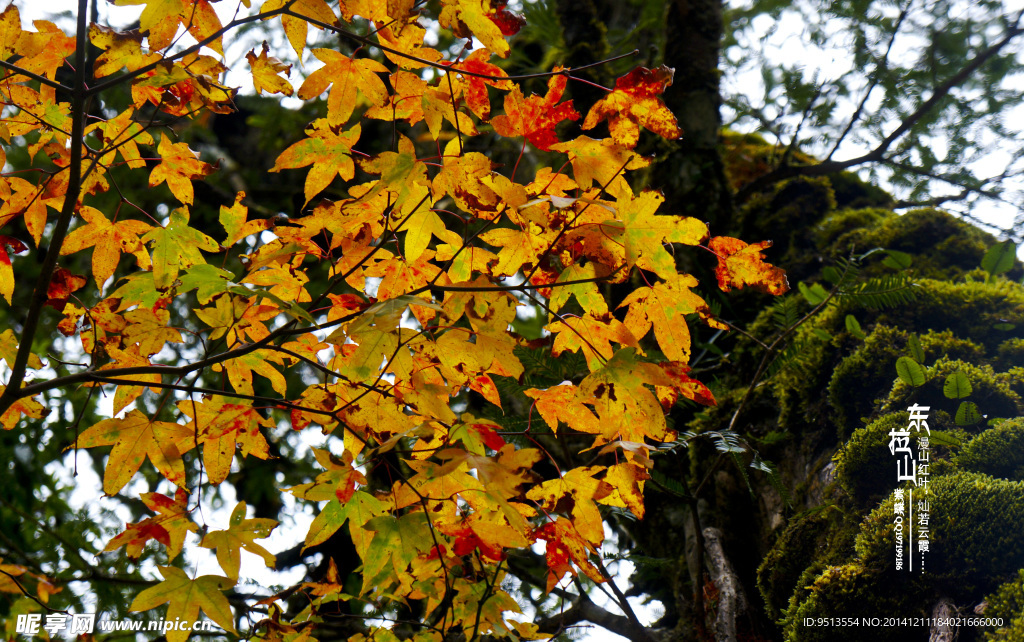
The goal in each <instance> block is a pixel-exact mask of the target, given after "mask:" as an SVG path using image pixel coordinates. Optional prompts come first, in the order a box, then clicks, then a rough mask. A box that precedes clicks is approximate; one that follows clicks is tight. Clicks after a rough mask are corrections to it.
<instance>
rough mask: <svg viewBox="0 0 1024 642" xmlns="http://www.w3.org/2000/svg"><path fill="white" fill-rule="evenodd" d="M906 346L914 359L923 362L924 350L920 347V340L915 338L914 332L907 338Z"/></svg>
mask: <svg viewBox="0 0 1024 642" xmlns="http://www.w3.org/2000/svg"><path fill="white" fill-rule="evenodd" d="M907 348H908V349H909V350H910V356H911V357H913V358H914V361H916V362H918V363H924V350H922V349H921V340H920V339H918V338H917V335H916V334H912V335H910V339H908V340H907Z"/></svg>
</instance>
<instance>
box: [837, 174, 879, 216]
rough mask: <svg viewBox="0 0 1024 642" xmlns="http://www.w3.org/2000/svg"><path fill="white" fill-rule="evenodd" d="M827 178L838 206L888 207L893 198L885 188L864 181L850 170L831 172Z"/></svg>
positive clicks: (844, 207)
mask: <svg viewBox="0 0 1024 642" xmlns="http://www.w3.org/2000/svg"><path fill="white" fill-rule="evenodd" d="M829 180H830V181H831V182H832V191H833V192H835V195H836V206H837V207H839V208H843V209H846V208H867V207H889V206H891V205H892V203H893V201H894V200H895V199H893V197H892V195H891V194H889V193H888V192H886V191H885V190H883V189H881V188H879V187H876V186H874V185H869V184H868V183H865V182H864V181H862V180H861V179H860V178H859V177H858V176H857V175H856V174H853V173H851V172H839V173H838V174H832V175H831V176H830V177H829Z"/></svg>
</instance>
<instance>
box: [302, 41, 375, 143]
mask: <svg viewBox="0 0 1024 642" xmlns="http://www.w3.org/2000/svg"><path fill="white" fill-rule="evenodd" d="M313 55H314V56H316V57H317V59H319V60H320V61H321V62H323V63H325V64H324V66H323V67H321V68H320V69H317V70H316V71H314V72H313V73H311V74H309V76H307V77H306V80H305V81H304V82H303V83H302V86H301V87H299V98H301V99H303V100H309V99H310V98H315V97H317V96H319V95H320V94H322V93H323V92H325V91H327V88H328V87H331V93H330V94H329V95H328V96H327V123H328V124H329V125H330V126H331V127H339V126H341V125H344V124H345V123H346V122H347V121H348V119H349V117H351V116H352V111H353V110H354V109H355V107H356V99H357V92H361V93H362V94H363V96H365V97H366V99H367V100H369V101H370V103H371V104H373V105H376V106H378V107H379V106H381V105H383V104H384V103H385V102H386V101H387V99H388V90H387V87H385V86H384V82H383V81H382V80H381V79H380V76H378V75H377V74H378V73H385V74H386V73H387V72H388V69H387V67H385V66H384V65H382V64H380V63H379V62H377V61H376V60H373V59H371V58H357V59H355V60H353V59H352V58H349V57H348V56H346V55H345V54H343V53H340V52H337V51H334V50H333V49H314V50H313Z"/></svg>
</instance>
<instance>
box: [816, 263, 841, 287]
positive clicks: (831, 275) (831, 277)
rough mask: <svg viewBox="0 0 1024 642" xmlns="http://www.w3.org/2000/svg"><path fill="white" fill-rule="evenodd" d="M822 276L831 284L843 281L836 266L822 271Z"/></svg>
mask: <svg viewBox="0 0 1024 642" xmlns="http://www.w3.org/2000/svg"><path fill="white" fill-rule="evenodd" d="M821 276H822V278H824V279H825V280H826V281H828V282H829V283H839V281H841V280H842V278H843V275H842V273H841V272H840V271H839V270H837V269H836V268H835V267H834V266H832V265H829V266H827V267H826V268H825V269H823V270H822V271H821Z"/></svg>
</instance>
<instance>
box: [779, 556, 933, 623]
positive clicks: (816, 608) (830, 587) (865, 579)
mask: <svg viewBox="0 0 1024 642" xmlns="http://www.w3.org/2000/svg"><path fill="white" fill-rule="evenodd" d="M919 577H920V576H917V575H911V574H909V573H906V572H902V571H901V572H895V571H893V572H879V571H876V570H874V569H871V568H867V567H865V566H863V565H861V564H859V563H857V562H852V563H849V564H844V565H842V566H830V567H828V568H826V569H825V570H824V572H823V573H821V575H820V576H818V578H817V579H816V580H814V584H813V585H812V587H811V590H810V593H809V594H808V596H807V598H806V599H805V600H803V601H802V602H800V603H796V604H792V605H791V607H790V609H789V611H787V613H786V618H785V639H786V640H787V641H789V642H818V641H821V642H837V641H842V640H853V641H861V640H864V639H865V632H867V631H870V637H871V639H872V640H875V641H877V642H885V641H888V640H894V641H896V640H922V642H923V641H924V640H927V639H928V629H927V628H924V627H919V628H916V629H910V630H908V629H907V628H905V627H870V628H868V627H863V626H848V627H838V626H804V621H805V618H811V619H812V620H813V619H814V618H819V617H822V618H824V617H827V618H837V617H840V618H841V617H846V618H858V619H860V618H864V617H868V616H874V614H890V613H892V614H895V613H898V614H900V615H901V616H903V617H923V616H925V615H926V613H927V611H926V609H925V607H923V604H925V603H926V600H924V599H922V598H924V597H925V595H926V594H927V589H926V588H924V587H923V586H922V584H921V582H920V581H919ZM883 587H884V588H883Z"/></svg>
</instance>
